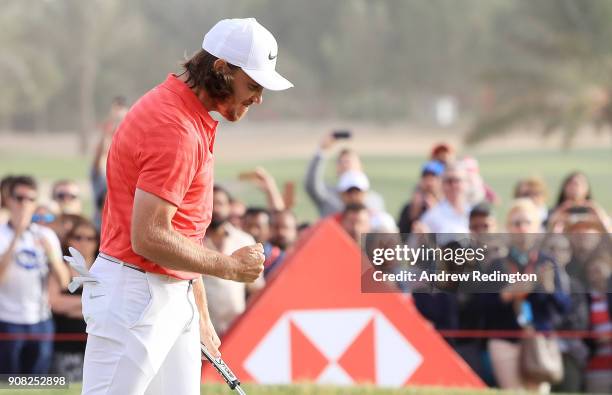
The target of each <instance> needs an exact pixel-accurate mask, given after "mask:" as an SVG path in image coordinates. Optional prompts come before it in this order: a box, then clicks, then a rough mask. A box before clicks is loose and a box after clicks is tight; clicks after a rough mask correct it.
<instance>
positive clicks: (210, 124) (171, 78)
mask: <svg viewBox="0 0 612 395" xmlns="http://www.w3.org/2000/svg"><path fill="white" fill-rule="evenodd" d="M164 85H165V86H166V87H167V88H168V89H169V90H171V91H173V92H176V93H177V94H178V95H179V96H180V97H181V98H182V99H183V100H185V103H186V104H187V106H188V107H189V108H190V109H191V110H192V111H193V112H195V113H196V114H198V115H199V116H200V117H201V118H202V120H203V122H204V124H205V125H206V127H207V128H208V129H209V130H214V129H215V128H216V127H217V124H218V123H219V122H218V121H215V120H214V119H213V117H211V116H210V113H209V111H208V109H207V108H206V107H204V105H203V104H202V102H200V100H199V99H198V98H197V96H196V95H195V93H193V91H192V90H191V89H190V88H189V87H188V86H187V84H186V83H185V82H183V81H181V80H180V79H178V77H177V76H176V75H175V74H172V73H170V74H168V78H166V81H165V82H164Z"/></svg>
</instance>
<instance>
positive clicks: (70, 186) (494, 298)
mask: <svg viewBox="0 0 612 395" xmlns="http://www.w3.org/2000/svg"><path fill="white" fill-rule="evenodd" d="M126 112H127V106H126V103H125V100H124V99H123V98H117V99H116V100H115V101H114V102H113V104H112V107H111V110H110V113H109V116H108V119H107V120H106V121H105V122H104V123H103V124H102V125H101V129H102V133H101V136H100V139H99V142H98V144H97V146H96V148H95V151H94V158H93V161H92V165H91V169H90V172H89V176H90V184H91V188H92V197H93V199H92V200H93V214H92V216H91V217H87V216H85V215H84V213H83V196H82V191H81V188H80V186H79V184H78V183H76V182H75V181H73V180H59V181H57V182H55V183H54V184H53V185H52V188H51V194H50V196H49V198H48V199H44V202H43V199H39V198H41V197H40V196H39V189H38V185H37V182H36V180H34V179H33V178H32V177H29V176H21V175H16V176H13V175H10V176H5V177H4V178H3V179H2V182H1V185H0V189H1V204H2V208H1V211H0V333H2V334H9V335H10V334H15V335H18V336H15V337H14V338H10V339H9V340H1V341H0V355H1V356H2V358H0V373H47V372H53V373H59V374H63V375H65V376H67V377H69V379H70V380H71V381H79V380H80V379H81V377H82V376H81V375H82V372H81V369H82V361H83V355H84V346H85V343H84V332H85V324H84V322H83V316H82V312H81V300H80V295H79V294H78V292H77V293H76V294H70V293H69V292H68V291H67V290H66V287H67V284H68V281H69V278H70V277H71V276H73V275H75V273H74V272H72V269H70V268H69V266H67V265H66V264H65V263H64V262H63V261H62V259H61V257H62V255H63V254H64V255H65V254H67V250H68V248H69V247H73V248H76V249H77V250H79V251H80V252H81V254H82V255H83V256H84V257H85V260H86V261H87V262H88V263H89V264H91V263H92V262H93V261H94V260H95V257H96V255H97V252H98V247H99V243H100V240H99V237H100V236H99V234H100V232H99V230H100V222H101V221H100V212H101V209H102V207H103V205H104V201H105V193H106V183H105V177H104V162H105V157H106V154H107V151H108V148H109V145H110V141H111V139H112V136H113V133H114V130H115V129H116V127H117V125H118V124H119V123H120V122H121V119H122V117H123V116H124V115H125V113H126ZM337 145H339V141H338V140H337V139H336V138H335V137H334V135H333V134H329V135H326V136H325V137H324V139H323V140H322V142H321V143H320V146H319V149H318V150H317V152H316V153H315V155H314V156H313V157H312V159H311V160H310V162H309V164H308V168H307V169H306V177H305V184H304V187H305V190H306V192H307V194H308V196H309V198H310V199H311V201H312V203H313V204H314V205H315V206H316V208H317V210H318V213H319V216H320V217H321V218H332V219H333V220H334V221H337V223H338V224H339V226H340V227H341V228H342V229H343V230H344V231H345V232H346V234H347V235H348V236H349V237H350V238H352V239H353V240H355V242H356V243H359V242H360V236H361V235H362V234H364V233H398V232H401V234H402V235H403V236H407V235H410V234H421V233H455V234H472V235H482V234H491V233H497V232H507V233H511V234H513V235H514V237H512V238H511V242H510V244H509V245H508V246H506V247H507V248H505V249H504V250H503V251H501V252H500V253H499V254H498V255H497V256H496V260H495V261H494V262H493V263H492V265H493V267H495V268H496V269H497V270H500V271H506V272H516V271H518V272H522V273H528V272H537V273H540V274H541V278H542V280H541V281H540V284H539V285H538V287H541V289H537V290H536V289H533V288H530V287H529V286H527V285H525V284H523V283H515V284H507V285H505V286H504V287H503V288H501V289H500V292H498V293H495V294H470V295H461V294H447V293H444V292H439V293H435V292H434V293H427V294H416V293H415V294H414V295H413V299H414V301H415V304H416V306H417V308H418V309H419V311H420V312H421V313H422V315H423V316H424V317H425V318H426V319H428V320H430V321H431V322H432V324H433V325H434V326H435V327H436V328H437V329H439V330H446V329H459V330H468V331H470V330H493V331H496V330H497V331H499V330H504V331H518V332H520V331H526V330H533V331H539V332H546V333H549V332H551V331H582V332H586V333H589V334H590V335H589V336H585V337H580V336H574V337H568V338H563V337H559V338H558V339H557V340H556V341H557V342H558V346H559V349H560V352H561V354H562V359H563V372H564V375H563V378H562V380H560V381H559V382H557V383H552V382H544V381H537V380H535V381H534V380H531V379H528V378H525V377H524V376H523V375H522V373H521V355H520V354H521V346H520V337H512V336H509V337H505V336H491V337H488V338H482V337H476V338H474V337H472V338H470V337H468V338H456V339H453V338H449V339H448V341H449V344H450V345H451V346H452V347H454V348H455V350H456V351H457V352H458V353H459V354H460V355H461V356H462V357H463V358H464V359H465V360H466V361H467V362H468V364H469V365H470V366H471V367H472V368H473V369H474V370H475V371H476V372H477V373H478V374H479V375H480V376H481V377H482V378H483V380H485V381H486V382H487V383H489V384H491V385H497V386H499V387H501V388H508V389H520V388H522V389H529V390H539V391H541V392H546V391H548V390H550V388H551V384H554V387H553V389H554V390H562V391H567V392H577V391H582V390H588V391H590V392H604V393H610V392H612V340H610V339H611V338H612V336H611V333H612V297H611V296H612V294H611V293H610V292H611V289H612V288H611V287H612V276H611V272H612V256H611V255H610V250H609V244H608V245H607V247H608V248H607V249H605V248H604V249H603V250H602V248H600V245H601V244H602V243H604V242H607V237H608V234H609V232H610V219H609V216H608V214H607V213H606V212H605V210H604V209H603V208H601V206H600V205H599V204H598V202H597V201H596V199H595V193H594V192H593V191H592V190H591V186H590V185H589V182H588V178H587V176H586V174H584V173H582V172H574V173H571V174H569V175H568V176H567V177H566V178H565V179H564V181H563V182H562V184H561V187H560V191H559V197H558V199H557V201H556V202H555V205H554V206H553V207H551V208H549V207H548V205H547V201H548V186H547V185H546V183H545V182H544V181H543V180H542V179H540V178H538V177H526V178H524V179H521V180H519V181H518V182H517V183H516V186H515V189H514V196H513V197H510V196H509V197H508V198H514V199H515V200H514V201H513V202H512V203H511V204H510V209H509V211H508V212H507V213H506V215H505V221H500V223H499V224H498V221H497V218H496V215H495V213H494V208H495V207H496V205H497V204H498V203H499V201H500V199H502V198H506V197H500V196H498V195H497V194H496V193H495V191H493V189H492V188H491V187H489V186H488V185H487V184H486V182H485V180H483V177H482V176H481V174H480V169H479V164H478V162H477V160H476V159H475V158H473V157H466V158H459V157H458V155H457V153H456V152H455V151H454V149H453V147H452V146H450V145H449V144H438V145H436V146H434V147H433V149H432V150H431V153H430V156H429V158H428V159H427V160H426V161H425V162H424V163H423V165H422V166H421V168H420V169H419V171H420V178H419V180H418V182H417V184H416V185H414V186H413V187H412V189H411V190H410V191H409V192H410V196H409V197H408V199H407V201H406V203H405V204H404V205H403V207H402V208H401V210H400V213H399V216H398V218H396V219H394V218H393V217H392V216H391V215H390V214H389V213H388V212H387V211H386V209H385V202H384V198H383V196H382V195H381V194H380V193H378V192H376V191H374V190H373V189H372V188H371V184H370V180H369V178H368V176H367V172H366V169H365V168H364V165H363V163H362V162H361V159H360V157H359V155H358V154H357V152H355V151H353V150H351V149H348V148H343V149H341V150H339V153H338V154H337V156H336V158H335V173H336V181H335V183H332V184H331V185H330V184H328V183H326V181H325V179H326V177H325V174H326V166H327V164H328V163H327V162H328V161H330V159H331V158H330V157H331V155H332V150H333V148H334V147H335V146H337ZM239 178H240V180H242V181H244V182H249V183H252V184H253V185H255V186H256V187H257V188H258V189H259V190H261V192H262V193H263V195H264V196H265V201H266V204H265V205H263V206H251V205H249V204H248V202H242V201H240V200H239V199H237V198H236V197H234V196H232V194H231V193H230V191H229V190H228V189H227V188H224V187H223V186H222V185H216V186H215V189H214V197H213V201H214V203H213V214H212V221H211V224H210V226H209V228H208V230H207V233H206V239H205V243H206V245H207V246H208V248H211V249H214V250H216V251H220V252H223V253H226V254H231V253H232V252H233V251H235V250H236V249H239V248H241V247H243V246H245V245H250V244H253V243H255V242H257V243H262V244H263V246H264V251H265V256H266V260H265V264H264V272H263V274H262V276H261V278H259V279H258V280H257V281H255V282H254V283H252V284H246V285H245V284H242V283H236V282H232V281H227V280H223V279H219V278H216V277H211V276H205V277H204V282H205V288H206V291H207V297H208V300H209V308H210V310H211V311H210V313H211V319H212V321H213V323H214V325H215V327H216V329H217V332H218V333H219V334H220V335H221V336H222V335H223V333H225V332H226V331H227V329H228V328H229V327H230V326H231V324H232V322H234V320H235V319H236V318H237V317H238V316H240V315H241V314H242V313H243V312H244V311H245V309H246V308H247V306H248V302H249V300H250V299H251V298H254V297H255V296H256V295H257V294H258V293H259V292H261V290H262V289H264V288H265V286H266V281H267V280H269V279H270V277H271V276H274V275H275V273H277V272H278V270H279V268H280V267H282V265H283V263H284V261H285V257H286V256H287V255H288V254H289V253H290V251H291V249H292V248H293V246H294V245H295V244H296V242H297V240H298V239H299V237H300V235H301V234H302V232H303V231H304V230H306V229H308V227H309V226H310V223H308V222H301V221H300V219H299V218H298V217H296V215H295V213H294V211H293V209H294V205H295V185H294V184H293V183H291V182H289V183H287V184H285V185H283V188H280V187H279V186H278V185H277V183H276V180H275V179H274V178H273V177H272V176H271V175H270V174H269V173H268V172H267V171H266V170H265V169H263V168H256V169H254V170H252V171H248V172H244V173H242V174H240V176H239ZM281 189H282V192H281ZM570 233H571V234H582V235H589V237H586V236H585V237H582V238H580V237H571V238H570V237H566V236H567V235H568V234H570ZM531 234H545V235H546V237H545V242H543V243H541V244H538V247H537V248H535V247H534V245H533V244H532V243H530V240H531V238H530V237H528V236H529V235H531ZM593 234H599V235H601V237H600V238H599V239H597V240H598V242H597V243H596V242H593V240H594V237H593V236H592V235H593ZM521 235H524V237H521ZM602 251H603V252H602ZM356 281H357V280H356ZM53 334H57V336H56V337H55V341H54V337H53V336H52V335H53Z"/></svg>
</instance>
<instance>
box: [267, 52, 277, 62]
mask: <svg viewBox="0 0 612 395" xmlns="http://www.w3.org/2000/svg"><path fill="white" fill-rule="evenodd" d="M277 56H278V54H276V55H274V56H272V51H270V54H269V55H268V59H270V60H274V59H276V57H277Z"/></svg>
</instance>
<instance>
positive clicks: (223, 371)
mask: <svg viewBox="0 0 612 395" xmlns="http://www.w3.org/2000/svg"><path fill="white" fill-rule="evenodd" d="M201 349H202V355H204V357H205V358H206V359H207V360H208V362H210V363H211V364H212V366H214V367H215V369H217V372H219V374H220V375H221V377H223V379H224V380H225V382H226V383H227V385H228V386H229V387H230V388H231V389H233V390H236V392H238V393H239V394H240V395H246V392H244V391H243V390H242V388H241V387H240V380H238V377H236V375H235V374H234V372H232V371H231V369H230V368H229V367H228V366H227V365H226V364H225V362H224V361H223V359H221V358H218V359H217V358H215V357H213V356H212V355H211V354H210V353H209V352H208V349H207V348H206V346H205V345H204V344H201Z"/></svg>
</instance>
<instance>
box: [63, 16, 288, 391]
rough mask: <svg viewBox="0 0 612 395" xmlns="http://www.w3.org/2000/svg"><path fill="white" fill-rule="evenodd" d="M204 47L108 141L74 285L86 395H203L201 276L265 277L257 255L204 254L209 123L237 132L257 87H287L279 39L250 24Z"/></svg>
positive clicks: (210, 332) (211, 345) (209, 341)
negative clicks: (95, 243) (89, 247)
mask: <svg viewBox="0 0 612 395" xmlns="http://www.w3.org/2000/svg"><path fill="white" fill-rule="evenodd" d="M202 48H203V49H202V50H201V51H199V52H198V53H196V54H195V55H194V56H193V57H192V58H191V59H189V60H187V61H186V62H185V63H184V65H183V66H184V72H183V73H182V74H181V75H179V76H176V75H172V74H171V75H169V76H168V78H167V79H166V81H165V82H164V83H162V84H161V85H159V86H157V87H155V88H154V89H152V90H151V91H150V92H148V93H147V94H145V95H144V96H143V97H142V98H140V100H138V102H136V103H135V104H134V106H133V107H132V108H131V109H130V111H129V112H128V114H127V116H126V117H125V119H124V121H123V122H122V124H121V125H120V126H119V128H118V130H117V132H116V134H115V135H114V137H113V141H112V144H111V147H110V151H109V156H108V164H107V181H108V194H107V198H106V204H105V207H104V212H103V217H102V240H101V246H100V255H99V256H98V259H97V260H96V261H95V263H94V264H93V266H92V267H91V270H90V272H89V274H88V275H85V276H82V277H80V278H77V280H76V284H73V288H74V286H75V285H78V283H84V289H83V315H84V317H85V321H86V322H87V333H89V337H88V340H87V348H86V351H85V364H84V370H83V394H88V395H91V394H108V395H111V394H112V395H114V394H117V395H119V394H120V395H125V394H130V395H132V394H133V395H137V394H144V393H146V394H170V393H172V394H181V395H182V394H186V395H191V394H193V395H195V394H199V393H200V371H201V359H200V346H199V344H200V342H202V343H203V344H204V345H205V346H206V347H207V348H208V349H209V351H211V353H212V354H213V355H216V356H219V355H220V354H219V351H218V346H219V344H220V341H219V339H218V337H217V335H216V333H215V330H214V329H213V327H212V324H211V322H210V318H209V314H208V308H207V303H206V296H205V291H204V285H203V283H202V278H201V274H207V275H211V276H216V277H220V278H223V279H227V280H234V281H239V282H247V283H248V282H252V281H254V280H255V279H256V278H258V277H259V275H260V274H261V272H262V270H263V262H264V255H263V248H262V246H261V245H260V244H255V245H250V246H246V247H243V248H241V249H238V250H237V251H235V252H234V253H233V254H232V255H231V256H227V255H223V254H222V253H219V252H215V251H212V250H210V249H207V248H205V247H204V246H203V243H202V240H203V238H204V234H205V232H206V228H207V227H208V225H209V223H210V220H211V211H212V202H213V161H214V156H213V144H214V140H215V129H216V126H217V122H216V121H215V120H213V118H212V117H211V116H210V115H209V112H210V111H217V112H219V113H220V114H221V115H222V116H223V117H224V118H225V119H227V120H229V121H238V120H239V119H241V118H242V117H243V116H244V114H245V113H246V112H247V111H248V108H249V106H250V105H251V104H253V103H256V104H259V103H261V102H262V91H263V89H264V88H266V89H270V90H284V89H287V88H290V87H292V86H293V85H292V84H291V83H290V82H289V81H287V80H286V79H285V78H283V77H282V76H280V74H278V73H277V72H276V71H275V66H276V58H277V55H278V48H277V44H276V40H275V39H274V37H273V36H272V34H271V33H270V32H269V31H268V30H266V29H265V28H264V27H263V26H261V25H260V24H259V23H257V21H256V20H255V19H253V18H249V19H228V20H222V21H220V22H218V23H217V24H216V25H215V26H214V27H213V28H212V29H211V30H210V31H209V32H208V33H207V34H206V35H205V37H204V42H203V44H202ZM76 255H77V256H76V257H73V258H72V261H73V263H74V262H75V261H76V266H79V262H78V261H79V258H78V254H76ZM81 272H83V269H81Z"/></svg>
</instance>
